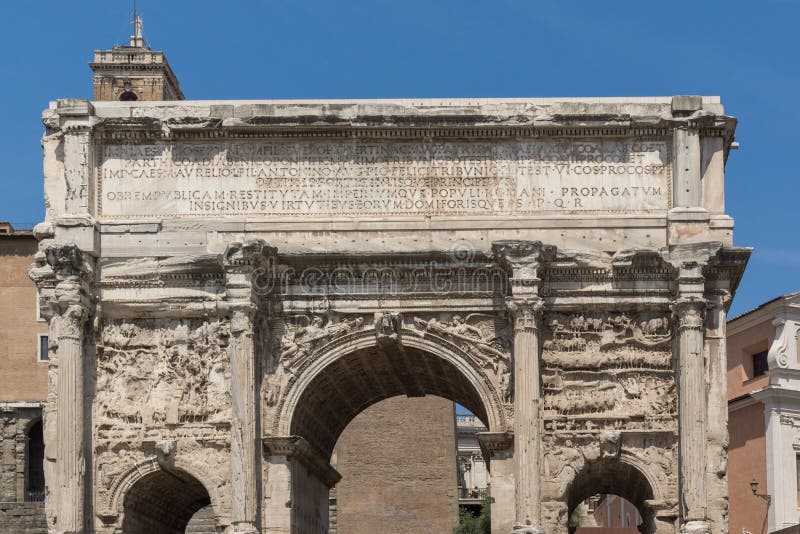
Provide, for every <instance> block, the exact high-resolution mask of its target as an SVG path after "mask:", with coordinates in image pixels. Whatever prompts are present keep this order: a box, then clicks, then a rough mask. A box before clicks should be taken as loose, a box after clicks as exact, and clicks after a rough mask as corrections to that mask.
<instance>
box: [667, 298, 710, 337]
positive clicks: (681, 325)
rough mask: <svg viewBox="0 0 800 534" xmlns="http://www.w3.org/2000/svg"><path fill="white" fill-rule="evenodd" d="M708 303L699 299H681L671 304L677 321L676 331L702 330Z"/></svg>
mask: <svg viewBox="0 0 800 534" xmlns="http://www.w3.org/2000/svg"><path fill="white" fill-rule="evenodd" d="M707 307H708V302H707V301H706V300H705V299H703V298H699V297H682V298H679V299H677V300H676V301H675V302H673V303H672V312H673V314H674V315H675V317H676V318H677V319H678V329H680V330H683V329H695V330H699V329H702V328H703V326H704V319H705V311H706V308H707Z"/></svg>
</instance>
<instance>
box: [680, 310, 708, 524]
mask: <svg viewBox="0 0 800 534" xmlns="http://www.w3.org/2000/svg"><path fill="white" fill-rule="evenodd" d="M704 308H705V301H704V300H702V299H696V300H694V299H693V300H688V299H687V300H683V301H679V302H678V303H677V306H676V311H677V314H678V357H679V369H680V377H679V381H680V382H679V383H680V390H679V409H678V411H679V423H678V424H679V428H680V447H681V449H680V450H681V453H680V456H681V457H680V460H681V461H680V464H681V466H680V470H681V480H682V485H681V497H682V501H683V517H684V522H685V523H688V522H692V521H700V522H705V521H706V518H707V510H706V500H707V499H706V495H707V492H706V414H707V406H706V387H705V365H704V357H703V345H704V339H703V328H704V322H703V311H704Z"/></svg>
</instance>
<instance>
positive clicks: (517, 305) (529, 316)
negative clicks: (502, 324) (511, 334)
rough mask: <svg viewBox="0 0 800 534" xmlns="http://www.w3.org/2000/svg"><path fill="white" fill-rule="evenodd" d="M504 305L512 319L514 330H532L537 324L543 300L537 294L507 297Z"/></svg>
mask: <svg viewBox="0 0 800 534" xmlns="http://www.w3.org/2000/svg"><path fill="white" fill-rule="evenodd" d="M506 307H507V308H508V313H509V314H510V315H511V318H512V319H513V322H514V330H517V331H521V330H534V329H536V328H537V325H538V324H539V318H540V317H541V313H542V309H543V308H544V300H543V299H542V298H541V297H539V296H537V295H527V296H524V297H508V298H507V299H506Z"/></svg>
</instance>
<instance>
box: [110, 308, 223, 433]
mask: <svg viewBox="0 0 800 534" xmlns="http://www.w3.org/2000/svg"><path fill="white" fill-rule="evenodd" d="M227 338H228V333H227V326H226V325H224V324H223V323H221V322H218V321H212V322H208V321H202V320H141V321H112V322H110V323H108V324H106V326H105V327H104V329H103V334H102V340H101V343H100V345H99V346H98V355H97V392H98V393H97V398H96V405H97V407H98V413H99V414H100V418H101V421H102V420H106V421H108V422H126V423H136V424H143V425H146V426H158V425H164V424H174V423H179V422H180V423H198V422H202V423H216V422H227V421H229V420H230V370H229V366H228V358H227V353H226V350H225V347H224V346H223V345H224V343H225V342H226V341H227Z"/></svg>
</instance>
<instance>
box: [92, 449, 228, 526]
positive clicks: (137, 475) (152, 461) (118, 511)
mask: <svg viewBox="0 0 800 534" xmlns="http://www.w3.org/2000/svg"><path fill="white" fill-rule="evenodd" d="M175 467H176V469H177V470H178V471H183V472H185V473H186V474H188V475H189V476H191V477H192V478H194V479H196V480H197V481H198V482H199V483H200V484H202V486H203V487H204V488H205V490H206V492H207V493H208V495H209V497H210V498H211V509H212V510H213V511H214V515H215V516H218V515H219V514H218V509H217V508H216V507H217V506H219V503H220V502H221V501H220V496H219V494H218V493H217V491H216V488H215V487H213V486H210V485H208V484H206V483H204V482H203V475H202V474H201V473H198V472H197V471H196V470H195V469H194V468H192V467H190V466H187V465H184V464H183V463H182V462H180V461H176V462H175ZM161 470H163V468H162V467H161V465H160V464H159V463H158V459H157V457H156V456H152V457H150V458H148V459H147V460H144V461H143V462H139V463H138V464H136V465H134V466H133V467H131V468H130V469H128V470H127V471H125V472H124V473H122V474H121V475H120V476H119V477H117V478H116V479H115V480H114V482H113V483H112V485H111V488H109V492H108V496H107V498H106V509H105V510H103V511H102V512H101V515H103V516H106V517H113V516H120V515H122V514H123V513H124V512H125V496H126V495H127V493H128V490H130V489H131V488H132V487H133V486H134V485H135V484H136V483H137V482H139V481H140V480H141V479H143V478H144V477H146V476H147V475H150V474H152V473H155V472H157V471H161Z"/></svg>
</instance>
